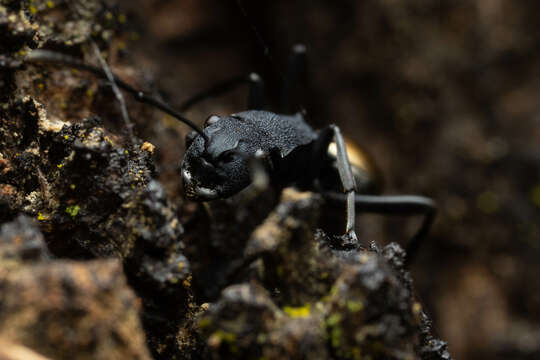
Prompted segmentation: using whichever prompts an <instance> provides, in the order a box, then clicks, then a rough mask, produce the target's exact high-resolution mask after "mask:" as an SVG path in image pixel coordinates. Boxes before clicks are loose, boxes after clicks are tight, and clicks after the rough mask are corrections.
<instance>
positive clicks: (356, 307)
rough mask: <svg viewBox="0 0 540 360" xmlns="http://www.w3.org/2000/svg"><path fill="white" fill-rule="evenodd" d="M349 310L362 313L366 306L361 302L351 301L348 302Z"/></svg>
mask: <svg viewBox="0 0 540 360" xmlns="http://www.w3.org/2000/svg"><path fill="white" fill-rule="evenodd" d="M347 309H349V311H350V312H358V311H362V310H363V309H364V304H363V303H362V302H361V301H353V300H349V301H347Z"/></svg>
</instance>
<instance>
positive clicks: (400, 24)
mask: <svg viewBox="0 0 540 360" xmlns="http://www.w3.org/2000/svg"><path fill="white" fill-rule="evenodd" d="M245 2H246V5H249V6H246V10H247V12H248V14H249V17H250V19H251V20H250V22H252V23H253V24H254V25H255V27H256V29H257V31H258V32H260V34H261V36H262V38H263V39H264V41H265V43H266V45H267V46H268V48H269V50H270V53H269V54H270V56H269V57H265V56H264V51H263V48H262V47H261V43H260V42H258V41H257V36H256V34H255V32H254V31H253V30H252V28H251V27H250V24H249V22H247V21H246V19H245V18H244V17H243V16H242V12H241V11H240V9H239V7H238V6H237V4H236V2H235V1H233V0H189V1H187V0H184V1H164V0H145V1H143V0H138V1H128V0H125V1H121V3H122V10H125V11H127V19H128V21H127V25H126V26H127V27H128V28H129V29H130V31H133V32H132V33H131V36H130V39H129V41H127V51H126V53H127V54H129V56H131V57H132V60H126V61H132V62H133V63H137V64H139V66H140V64H144V65H143V68H140V69H138V70H141V71H142V73H144V74H146V75H147V76H148V79H147V81H148V83H155V84H157V87H158V88H159V89H160V90H161V92H162V94H163V95H164V97H165V98H166V99H167V100H169V101H170V102H171V103H172V104H173V105H178V104H180V103H181V101H182V100H184V99H186V98H187V97H189V95H190V94H193V93H195V92H197V91H198V90H200V89H203V88H205V87H207V86H209V85H210V84H213V83H215V82H217V81H219V80H222V79H226V78H227V77H229V76H233V75H238V74H242V73H249V72H251V71H257V72H259V73H261V74H262V75H263V76H264V78H265V80H266V82H267V84H268V88H269V101H270V102H271V103H272V101H273V102H275V101H276V99H277V98H278V95H277V88H278V85H279V82H280V76H281V75H280V73H283V72H284V71H285V62H286V59H287V56H288V51H289V49H290V47H291V46H292V45H293V44H295V43H297V42H302V43H304V44H306V45H307V47H308V51H309V78H310V88H309V90H306V91H305V93H304V94H303V96H302V100H301V103H302V105H303V106H304V107H305V108H306V109H307V111H308V118H309V121H310V122H311V123H312V124H313V125H314V126H315V127H321V126H323V125H325V124H328V123H331V122H333V123H336V124H338V125H339V126H340V127H341V128H342V131H343V132H344V133H345V134H346V135H347V136H348V137H349V138H351V139H353V140H354V141H356V142H358V143H359V144H361V145H362V146H363V147H365V148H366V149H367V150H368V151H369V152H370V153H371V154H372V155H373V157H374V158H375V159H376V161H377V164H378V165H379V167H380V169H381V171H382V172H383V174H384V177H385V192H387V193H393V194H397V193H418V194H423V195H428V196H431V197H433V198H434V199H435V200H436V201H437V203H438V204H439V209H440V213H439V216H438V218H437V221H436V223H435V225H434V229H433V231H432V233H431V235H430V237H429V240H428V243H427V244H426V246H425V247H424V248H422V251H421V254H420V256H419V257H418V259H417V261H416V262H415V263H414V264H413V266H412V276H413V278H414V281H415V285H416V290H417V292H418V296H419V297H420V298H421V299H422V301H423V302H424V304H425V306H426V308H427V311H428V313H429V314H430V315H431V316H432V318H433V319H434V323H435V325H434V327H435V329H436V331H437V332H438V335H439V336H440V337H441V338H442V339H445V340H447V341H448V342H449V349H450V352H451V353H452V355H453V356H454V357H455V358H457V359H495V358H497V359H509V358H512V359H537V358H540V291H539V290H540V282H539V281H538V275H540V271H539V270H540V264H539V260H538V259H539V258H540V241H539V236H540V221H539V220H540V217H539V214H540V176H539V175H540V148H539V146H538V145H539V143H540V106H539V102H538V99H539V95H540V57H539V56H538V55H539V54H540V22H539V21H538V14H540V3H539V2H538V1H536V0H528V1H527V0H523V1H505V0H477V1H470V0H461V1H460V0H446V1H427V0H410V1H409V0H408V1H395V0H379V1H375V0H362V1H359V0H354V1H352V0H345V1H339V2H336V1H315V0H311V1H307V0H300V1H257V2H254V1H247V0H245ZM254 4H255V5H256V6H255V5H254ZM245 98H246V90H245V89H239V90H237V91H235V92H233V93H232V94H230V95H228V96H224V97H220V98H216V99H211V100H208V101H205V102H204V103H202V104H200V105H199V106H197V107H196V108H195V109H194V110H192V111H190V112H188V113H187V115H188V116H189V117H190V118H192V119H194V120H195V121H197V122H199V123H202V122H203V121H204V119H205V118H206V117H207V116H208V115H210V114H228V113H231V112H234V111H240V110H243V109H244V108H243V107H244V106H245ZM270 107H271V106H270ZM183 132H185V128H183V127H182V126H177V125H176V124H174V122H173V121H171V125H170V126H169V127H166V128H165V130H161V131H158V132H156V133H153V134H152V135H148V136H151V137H152V138H151V139H150V140H151V141H152V142H153V143H154V144H155V145H157V146H158V149H159V150H158V157H159V159H160V160H161V161H160V164H161V168H160V170H161V174H162V180H163V182H164V183H165V184H166V186H167V187H168V189H169V191H170V192H171V194H172V195H173V196H176V198H177V200H178V201H180V195H179V194H180V191H179V186H178V182H179V180H178V175H177V173H176V171H177V167H178V163H179V161H180V159H181V156H182V152H183V140H182V137H181V136H180V134H181V133H183ZM139 135H140V136H141V137H142V138H143V139H145V136H146V135H145V134H144V133H140V132H139ZM359 221H360V224H359V226H358V231H359V234H360V236H361V238H362V239H365V240H376V241H377V243H381V244H383V243H385V242H388V241H397V242H401V243H402V242H403V241H404V240H405V239H406V238H407V236H410V234H411V233H412V232H413V231H414V229H415V226H417V225H418V222H417V221H415V220H405V219H391V220H383V219H381V218H380V217H375V216H363V217H361V218H360V219H359Z"/></svg>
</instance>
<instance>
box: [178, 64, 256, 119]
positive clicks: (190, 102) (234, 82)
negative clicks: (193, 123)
mask: <svg viewBox="0 0 540 360" xmlns="http://www.w3.org/2000/svg"><path fill="white" fill-rule="evenodd" d="M245 84H249V95H248V109H250V110H257V109H262V108H263V106H264V83H263V81H262V79H261V77H260V76H259V75H258V74H256V73H251V74H249V75H247V76H246V75H239V76H234V77H232V78H230V79H226V80H224V81H221V82H219V83H217V84H214V85H212V86H211V87H210V88H208V89H204V90H202V91H201V92H199V93H197V94H194V95H192V96H191V97H190V98H189V99H187V100H185V101H184V102H183V103H182V104H181V105H180V111H183V112H185V111H187V110H189V109H190V108H191V107H193V106H194V105H196V104H198V103H200V102H201V101H203V100H206V99H209V98H213V97H216V96H220V95H223V94H225V93H227V92H229V91H232V90H234V89H236V88H237V87H239V86H240V85H245Z"/></svg>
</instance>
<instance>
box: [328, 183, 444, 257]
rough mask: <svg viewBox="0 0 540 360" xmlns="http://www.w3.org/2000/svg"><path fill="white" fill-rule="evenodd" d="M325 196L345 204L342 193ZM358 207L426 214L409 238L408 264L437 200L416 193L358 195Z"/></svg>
mask: <svg viewBox="0 0 540 360" xmlns="http://www.w3.org/2000/svg"><path fill="white" fill-rule="evenodd" d="M324 197H325V198H326V199H327V200H330V201H332V202H333V203H335V204H343V202H344V201H345V200H346V199H345V198H344V196H343V195H342V194H336V193H325V194H324ZM355 203H356V208H357V210H358V211H361V212H367V213H376V214H382V215H404V216H414V215H424V221H423V222H422V225H421V226H420V229H418V231H417V232H416V234H415V235H414V236H413V237H412V238H411V240H409V242H408V243H407V245H406V246H405V247H406V253H407V257H406V258H405V263H406V265H408V264H410V263H411V262H412V261H413V259H414V258H415V256H416V255H417V253H418V249H420V247H421V245H422V243H423V241H424V240H425V238H426V235H427V234H428V232H429V230H430V228H431V225H432V224H433V221H434V220H435V216H436V214H437V206H436V204H435V202H434V201H433V200H432V199H430V198H427V197H424V196H416V195H356V196H355Z"/></svg>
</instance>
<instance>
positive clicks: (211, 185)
mask: <svg viewBox="0 0 540 360" xmlns="http://www.w3.org/2000/svg"><path fill="white" fill-rule="evenodd" d="M241 122H242V121H241V120H240V119H239V118H238V117H235V116H234V115H233V116H226V117H218V116H215V115H214V116H211V117H210V118H208V120H207V121H206V124H205V128H204V135H205V136H206V140H205V139H204V138H203V136H201V135H196V136H195V137H194V138H193V140H192V142H191V144H190V145H189V148H188V149H187V151H186V154H185V155H184V161H183V162H182V179H183V182H184V191H185V194H186V197H187V198H189V199H192V200H195V201H207V200H213V199H218V198H227V197H229V196H232V195H234V194H236V193H238V192H239V191H240V190H242V189H244V188H245V187H246V186H248V185H249V183H250V182H251V179H250V171H249V169H250V168H249V161H250V157H251V156H252V155H253V154H254V153H255V151H256V149H255V150H253V149H252V146H250V141H249V137H247V136H246V135H247V134H248V133H247V131H250V129H246V127H245V124H241ZM242 125H244V126H242ZM248 128H249V126H248ZM251 136H253V134H252V135H251Z"/></svg>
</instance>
